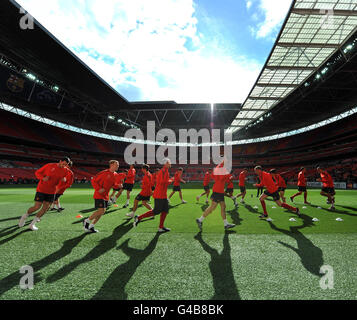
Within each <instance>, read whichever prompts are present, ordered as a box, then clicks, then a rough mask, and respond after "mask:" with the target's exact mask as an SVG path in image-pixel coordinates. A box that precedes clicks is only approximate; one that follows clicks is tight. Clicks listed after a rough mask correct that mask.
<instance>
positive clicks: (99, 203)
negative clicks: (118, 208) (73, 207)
mask: <svg viewBox="0 0 357 320" xmlns="http://www.w3.org/2000/svg"><path fill="white" fill-rule="evenodd" d="M94 207H95V208H96V209H102V208H104V209H106V208H108V201H106V200H103V199H94Z"/></svg>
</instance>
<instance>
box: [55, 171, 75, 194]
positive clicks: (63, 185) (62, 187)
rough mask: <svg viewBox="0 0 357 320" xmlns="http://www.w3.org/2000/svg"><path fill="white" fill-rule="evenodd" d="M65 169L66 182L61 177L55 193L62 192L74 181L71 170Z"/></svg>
mask: <svg viewBox="0 0 357 320" xmlns="http://www.w3.org/2000/svg"><path fill="white" fill-rule="evenodd" d="M66 169H67V175H66V182H64V181H63V180H62V179H61V181H60V183H59V184H58V185H57V186H56V194H63V193H64V192H65V191H66V190H67V189H68V188H70V187H71V186H72V184H73V182H74V174H73V172H72V170H70V169H68V168H66Z"/></svg>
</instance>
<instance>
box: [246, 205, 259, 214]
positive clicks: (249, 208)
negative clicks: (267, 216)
mask: <svg viewBox="0 0 357 320" xmlns="http://www.w3.org/2000/svg"><path fill="white" fill-rule="evenodd" d="M244 207H245V208H246V209H247V210H248V211H249V212H251V213H256V214H259V211H258V209H254V208H253V207H252V206H251V205H249V204H245V205H244Z"/></svg>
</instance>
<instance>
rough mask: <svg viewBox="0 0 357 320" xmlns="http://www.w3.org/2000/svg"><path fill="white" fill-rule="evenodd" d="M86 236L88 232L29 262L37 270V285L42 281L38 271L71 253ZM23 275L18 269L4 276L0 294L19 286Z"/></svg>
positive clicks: (0, 285) (1, 281)
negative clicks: (45, 255)
mask: <svg viewBox="0 0 357 320" xmlns="http://www.w3.org/2000/svg"><path fill="white" fill-rule="evenodd" d="M27 231H28V230H24V231H22V232H21V233H24V232H27ZM85 236H86V234H82V235H80V236H78V237H75V238H73V239H69V240H66V241H64V242H63V245H62V247H61V248H60V249H59V250H57V251H56V252H54V253H51V254H50V255H48V256H47V257H44V258H42V259H41V260H37V261H35V262H32V263H29V265H30V266H31V267H32V268H33V270H34V272H35V279H34V284H35V286H36V283H38V282H40V281H41V280H42V279H41V276H40V274H38V272H39V271H40V270H41V269H43V268H45V267H47V266H48V265H50V264H52V263H54V262H58V261H59V260H61V259H62V258H64V257H65V256H67V255H69V254H70V253H71V252H72V250H73V248H75V247H76V246H77V245H78V244H79V243H80V242H81V241H82V239H83V238H84V237H85ZM21 267H22V265H20V266H18V268H19V270H20V268H21ZM22 276H23V275H22V274H20V272H19V271H16V272H14V273H12V274H10V275H8V276H7V277H6V278H3V279H1V280H0V296H1V295H3V294H4V293H5V292H7V291H9V290H10V289H12V288H14V287H17V286H18V285H19V283H20V279H21V277H22Z"/></svg>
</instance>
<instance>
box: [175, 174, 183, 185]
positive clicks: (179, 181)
mask: <svg viewBox="0 0 357 320" xmlns="http://www.w3.org/2000/svg"><path fill="white" fill-rule="evenodd" d="M181 176H182V171H176V173H175V176H174V187H179V186H180V183H181Z"/></svg>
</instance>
